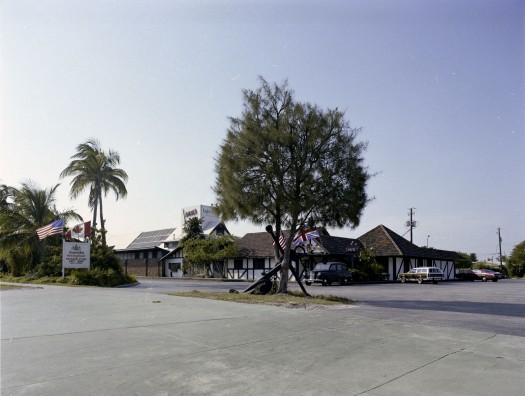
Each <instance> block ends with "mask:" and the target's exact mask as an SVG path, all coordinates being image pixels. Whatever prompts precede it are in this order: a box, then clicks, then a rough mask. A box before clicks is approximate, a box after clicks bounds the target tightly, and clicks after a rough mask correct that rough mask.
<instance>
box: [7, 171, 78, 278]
mask: <svg viewBox="0 0 525 396" xmlns="http://www.w3.org/2000/svg"><path fill="white" fill-rule="evenodd" d="M58 186H59V184H57V185H55V186H53V187H51V188H49V189H41V188H39V187H38V186H36V185H35V184H34V183H33V182H31V181H29V182H26V183H22V186H21V188H20V189H16V188H14V187H9V186H6V185H2V186H0V191H1V205H0V259H4V260H5V261H6V262H7V263H8V266H9V267H10V268H11V272H12V274H13V275H15V276H18V275H21V274H22V273H24V272H27V271H28V270H31V269H33V268H34V267H35V266H36V264H38V263H39V261H40V257H41V254H42V252H43V249H44V246H45V244H44V243H39V240H38V237H37V234H36V229H37V228H40V227H42V226H45V225H47V224H49V223H51V222H52V221H54V220H56V219H57V218H59V217H63V218H64V220H67V219H75V220H78V219H80V220H82V217H81V216H80V215H78V214H77V213H76V212H74V211H73V210H71V209H67V210H65V211H63V212H59V211H58V210H57V209H56V206H55V201H56V199H55V193H56V190H57V188H58Z"/></svg>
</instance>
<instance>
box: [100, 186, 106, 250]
mask: <svg viewBox="0 0 525 396" xmlns="http://www.w3.org/2000/svg"><path fill="white" fill-rule="evenodd" d="M98 204H99V205H100V232H101V235H102V246H106V225H105V224H104V211H103V210H102V190H100V192H99V196H98Z"/></svg>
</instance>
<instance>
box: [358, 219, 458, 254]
mask: <svg viewBox="0 0 525 396" xmlns="http://www.w3.org/2000/svg"><path fill="white" fill-rule="evenodd" d="M358 239H359V241H360V242H361V243H362V244H363V246H365V247H366V248H367V249H372V250H373V252H374V254H375V255H376V256H379V257H384V256H390V257H393V256H394V257H395V256H407V257H422V258H435V259H449V260H455V259H459V258H461V256H460V255H459V254H458V253H456V252H452V251H448V250H439V249H429V248H421V247H419V246H417V245H415V244H413V243H412V242H409V241H408V240H406V239H405V238H403V237H402V236H401V235H399V234H396V233H395V232H394V231H392V230H391V229H389V228H388V227H385V226H384V225H382V224H381V225H378V226H377V227H376V228H374V229H372V230H370V231H368V232H367V233H366V234H363V235H361V236H360V237H359V238H358Z"/></svg>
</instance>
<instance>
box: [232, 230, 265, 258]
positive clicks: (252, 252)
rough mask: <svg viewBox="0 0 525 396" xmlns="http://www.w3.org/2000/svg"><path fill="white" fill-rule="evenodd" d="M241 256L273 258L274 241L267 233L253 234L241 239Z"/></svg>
mask: <svg viewBox="0 0 525 396" xmlns="http://www.w3.org/2000/svg"><path fill="white" fill-rule="evenodd" d="M239 256H241V257H273V256H274V251H273V239H272V236H271V235H270V234H269V233H267V232H251V233H248V234H246V235H244V236H243V237H242V238H241V239H239Z"/></svg>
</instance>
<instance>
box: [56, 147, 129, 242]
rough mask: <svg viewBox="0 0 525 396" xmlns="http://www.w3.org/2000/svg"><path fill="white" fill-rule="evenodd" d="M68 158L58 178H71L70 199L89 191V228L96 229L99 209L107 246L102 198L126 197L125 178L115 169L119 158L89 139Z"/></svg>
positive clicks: (113, 152)
mask: <svg viewBox="0 0 525 396" xmlns="http://www.w3.org/2000/svg"><path fill="white" fill-rule="evenodd" d="M71 159H72V161H71V162H70V163H69V165H68V166H67V168H66V169H64V170H63V171H62V173H61V174H60V177H67V176H73V180H72V181H71V184H70V185H71V192H70V196H71V198H73V199H74V198H77V197H78V196H79V195H80V194H81V193H82V192H83V191H84V190H86V189H89V198H88V205H89V207H90V208H91V209H92V210H93V223H92V227H93V228H96V226H97V211H98V209H99V208H100V228H101V231H102V244H103V245H106V230H105V225H104V222H105V221H104V212H103V206H102V195H104V197H106V196H107V194H108V192H110V191H113V193H114V194H115V195H116V197H117V200H118V199H119V198H120V197H122V198H125V197H126V196H127V194H128V192H127V190H126V182H127V181H128V175H127V173H126V172H125V171H124V170H122V169H120V168H117V167H116V166H117V165H119V164H120V155H119V154H118V153H117V152H116V151H113V150H109V151H108V152H107V153H105V152H104V151H103V150H102V148H101V147H100V143H99V142H98V140H95V139H90V140H88V141H87V142H85V143H82V144H79V145H78V146H77V153H76V154H75V155H73V156H72V157H71Z"/></svg>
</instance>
